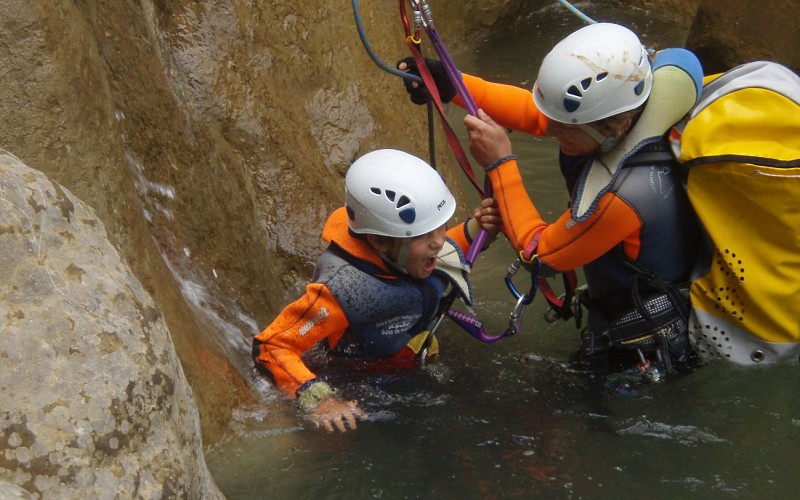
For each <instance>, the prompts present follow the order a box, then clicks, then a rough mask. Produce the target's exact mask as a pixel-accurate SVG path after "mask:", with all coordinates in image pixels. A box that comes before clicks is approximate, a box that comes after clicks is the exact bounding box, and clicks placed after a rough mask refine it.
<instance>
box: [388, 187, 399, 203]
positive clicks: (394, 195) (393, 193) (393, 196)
mask: <svg viewBox="0 0 800 500" xmlns="http://www.w3.org/2000/svg"><path fill="white" fill-rule="evenodd" d="M396 196H397V193H395V192H394V191H389V190H388V189H387V190H386V197H387V198H389V201H394V199H395V197H396Z"/></svg>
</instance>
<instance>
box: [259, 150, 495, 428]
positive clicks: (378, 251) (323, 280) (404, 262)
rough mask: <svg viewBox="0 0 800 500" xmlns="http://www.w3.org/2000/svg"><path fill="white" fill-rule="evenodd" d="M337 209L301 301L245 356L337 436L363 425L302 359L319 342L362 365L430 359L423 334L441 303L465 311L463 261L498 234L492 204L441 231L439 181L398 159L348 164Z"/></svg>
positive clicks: (444, 194)
mask: <svg viewBox="0 0 800 500" xmlns="http://www.w3.org/2000/svg"><path fill="white" fill-rule="evenodd" d="M345 198H346V203H345V206H344V207H342V208H339V209H337V210H336V211H335V212H334V213H333V214H331V216H330V218H329V219H328V221H327V222H326V224H325V227H324V229H323V232H322V239H323V240H324V241H326V242H327V243H328V247H327V249H326V250H325V251H324V252H323V253H322V255H321V256H320V258H319V259H318V261H317V265H316V268H315V271H314V275H313V277H312V279H311V282H310V283H309V284H308V285H307V287H306V293H305V295H304V296H302V297H300V298H299V299H298V300H296V301H294V302H292V303H291V304H289V305H288V306H286V308H285V309H284V310H283V311H282V312H281V313H280V315H279V316H278V317H277V318H276V319H275V320H274V321H273V322H272V323H271V324H270V325H269V326H268V327H267V328H266V329H265V330H264V331H263V332H261V333H260V334H259V335H257V336H256V337H255V338H254V342H253V355H254V359H255V362H256V364H257V366H258V367H260V368H263V369H265V370H266V371H267V372H268V373H269V375H270V376H271V378H272V379H273V380H274V382H275V384H276V385H277V386H278V388H279V389H280V390H281V391H282V392H283V393H284V394H286V395H287V396H289V397H296V398H297V400H298V402H299V404H300V406H301V408H302V409H304V410H305V411H307V412H308V415H309V418H310V419H311V420H312V422H314V423H315V424H316V425H317V426H320V425H322V426H324V427H325V428H326V429H327V430H328V431H332V430H333V428H334V427H335V428H337V429H338V430H339V431H342V432H344V431H345V430H346V429H347V428H348V427H349V428H351V429H355V428H356V420H357V419H359V418H363V417H364V416H365V414H364V412H363V411H362V410H361V409H360V408H359V407H358V403H357V402H356V401H342V400H340V399H339V398H337V397H336V395H335V392H334V390H333V388H331V387H330V385H329V384H328V383H327V382H325V381H324V380H322V379H321V378H319V377H317V375H316V374H314V373H312V372H311V370H309V368H308V367H307V366H306V364H305V363H304V362H303V359H302V355H303V353H304V352H306V351H307V350H309V349H311V348H312V347H313V346H315V345H316V344H318V343H320V342H322V341H324V342H325V344H324V345H325V346H326V348H327V349H328V350H329V352H330V353H332V354H335V355H341V356H349V357H358V358H366V359H390V360H399V359H415V358H419V357H421V356H433V355H435V354H436V353H437V350H438V342H437V340H436V338H435V336H434V335H433V334H432V333H431V332H430V329H431V327H432V323H433V322H434V321H435V320H436V319H437V317H438V315H439V313H440V306H441V303H442V299H443V297H444V296H445V295H446V294H448V293H449V292H450V291H451V290H453V289H454V290H455V293H458V294H459V296H460V298H462V299H463V300H464V301H466V302H467V303H471V302H472V298H471V291H470V285H469V281H468V279H467V271H468V266H467V265H466V264H465V259H464V254H465V253H466V252H467V250H468V249H469V245H470V243H471V240H472V237H473V236H475V235H476V234H477V232H478V230H479V227H482V228H483V229H484V230H487V231H488V232H489V236H490V237H491V236H494V235H496V234H497V232H498V230H499V227H500V218H499V215H498V213H499V212H498V210H497V208H496V204H495V203H494V200H492V199H487V200H483V201H482V203H481V206H480V207H479V208H477V209H476V210H475V211H474V216H475V218H474V219H471V220H469V221H467V222H465V223H463V224H460V225H459V226H457V227H454V228H452V229H450V230H445V223H446V222H447V221H448V220H449V219H450V217H451V216H452V215H453V213H454V211H455V208H456V206H455V205H456V203H455V199H454V198H453V195H452V194H451V193H450V191H449V190H448V189H447V186H446V185H445V184H444V181H443V180H442V178H441V177H440V176H439V174H438V173H437V172H436V171H435V170H434V169H433V168H432V167H431V166H429V165H428V164H427V163H426V162H424V161H423V160H420V159H419V158H416V157H414V156H412V155H409V154H407V153H404V152H402V151H397V150H392V149H383V150H377V151H373V152H371V153H368V154H366V155H364V156H363V157H361V158H359V159H358V160H356V161H355V162H354V163H353V165H352V166H351V167H350V169H349V170H348V172H347V176H346V178H345Z"/></svg>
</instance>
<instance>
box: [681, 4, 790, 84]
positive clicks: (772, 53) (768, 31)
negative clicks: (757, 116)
mask: <svg viewBox="0 0 800 500" xmlns="http://www.w3.org/2000/svg"><path fill="white" fill-rule="evenodd" d="M799 19H800V4H799V3H797V2H793V1H790V0H770V1H766V2H747V1H744V0H739V1H733V2H732V1H724V0H703V2H701V4H700V7H699V9H698V11H697V17H696V18H695V19H694V22H693V24H692V27H691V30H690V32H689V37H688V39H687V41H686V46H687V47H688V48H689V49H691V50H692V51H694V52H695V53H696V54H697V57H699V58H700V61H701V62H702V63H703V68H704V69H705V70H706V73H707V74H713V73H721V72H723V71H726V70H728V69H730V68H733V67H735V66H738V65H739V64H742V63H745V62H748V61H756V60H761V59H765V60H770V61H776V62H779V63H782V64H784V65H786V66H788V67H790V68H792V69H793V70H794V72H795V73H797V72H800V24H798V22H797V21H798V20H799Z"/></svg>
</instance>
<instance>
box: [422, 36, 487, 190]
mask: <svg viewBox="0 0 800 500" xmlns="http://www.w3.org/2000/svg"><path fill="white" fill-rule="evenodd" d="M406 43H407V45H408V48H409V49H410V50H411V53H412V54H413V55H414V60H415V61H416V62H417V69H418V70H419V74H420V76H421V77H422V80H423V81H424V82H425V86H426V87H427V89H428V93H429V94H430V95H431V99H432V100H433V102H434V104H435V105H436V110H437V111H438V112H439V117H440V118H441V122H442V128H443V129H444V133H445V136H446V137H447V143H448V144H449V145H450V149H451V150H452V151H453V155H454V156H455V157H456V161H458V164H459V165H460V166H461V170H463V171H464V174H466V176H467V177H468V178H469V180H470V182H471V183H472V185H473V186H475V189H477V190H478V193H479V194H480V195H481V197H483V189H482V188H481V186H480V183H479V182H478V179H477V178H476V177H475V172H474V170H473V169H472V165H470V163H469V160H468V159H467V155H466V153H464V149H463V148H462V147H461V143H459V142H458V137H456V134H455V132H453V129H452V127H450V123H448V121H447V118H446V116H445V113H444V108H443V107H442V99H441V97H439V89H438V88H437V87H436V82H435V81H434V79H433V76H432V75H431V72H430V70H429V69H428V66H427V64H425V58H424V57H423V56H422V53H421V52H420V51H419V49H418V48H417V46H416V44H415V43H414V41H413V40H412V39H411V37H410V36H409V37H406Z"/></svg>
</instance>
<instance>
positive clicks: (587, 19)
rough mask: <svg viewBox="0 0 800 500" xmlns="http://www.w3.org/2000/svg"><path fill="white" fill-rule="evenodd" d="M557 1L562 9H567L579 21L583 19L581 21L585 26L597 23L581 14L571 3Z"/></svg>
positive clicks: (561, 0)
mask: <svg viewBox="0 0 800 500" xmlns="http://www.w3.org/2000/svg"><path fill="white" fill-rule="evenodd" d="M558 1H559V2H561V5H563V6H564V7H566V8H568V9H569V10H570V11H571V12H572V13H573V14H575V15H576V16H578V17H580V18H581V19H583V21H584V22H585V23H586V24H596V23H597V21H595V20H594V19H592V18H591V17H589V16H587V15H586V14H584V13H583V12H581V11H579V10H578V9H577V8H576V7H575V6H573V5H572V4H571V3H569V2H567V1H566V0H558Z"/></svg>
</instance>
